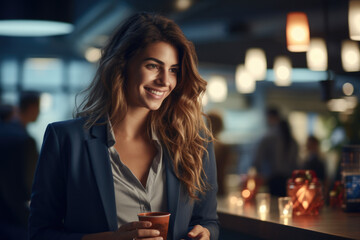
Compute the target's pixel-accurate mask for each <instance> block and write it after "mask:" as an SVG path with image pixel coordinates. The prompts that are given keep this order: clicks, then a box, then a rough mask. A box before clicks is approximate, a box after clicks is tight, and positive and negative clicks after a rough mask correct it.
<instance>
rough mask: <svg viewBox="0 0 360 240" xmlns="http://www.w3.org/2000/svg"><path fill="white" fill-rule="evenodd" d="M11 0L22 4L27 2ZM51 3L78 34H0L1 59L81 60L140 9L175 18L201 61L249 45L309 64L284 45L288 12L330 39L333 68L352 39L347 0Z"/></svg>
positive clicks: (233, 56)
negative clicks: (67, 15)
mask: <svg viewBox="0 0 360 240" xmlns="http://www.w3.org/2000/svg"><path fill="white" fill-rule="evenodd" d="M5 1H9V2H10V0H4V2H5ZM11 1H12V2H13V1H14V2H17V4H21V2H23V1H24V0H23V1H20V0H16V1H15V0H11ZM33 1H34V0H33ZM27 2H31V1H27ZM49 2H60V3H62V4H68V5H67V6H68V7H67V8H66V9H71V15H72V16H73V20H74V23H75V30H74V32H73V33H71V34H70V35H68V36H57V37H41V38H40V37H38V38H29V37H27V38H14V37H0V57H8V56H18V57H28V56H60V57H64V58H72V57H77V58H82V57H83V52H84V50H85V49H86V48H87V47H89V46H102V45H103V44H104V39H106V36H107V35H108V34H109V33H110V32H111V31H112V30H113V29H114V28H115V26H116V25H117V24H118V23H119V22H121V20H123V19H124V18H125V17H126V16H128V15H130V14H132V13H134V12H137V11H151V12H158V13H161V14H163V15H166V16H168V17H170V18H172V19H174V20H175V21H176V22H177V23H178V24H179V25H180V26H181V28H182V29H183V31H184V33H185V34H186V35H187V37H188V38H189V39H190V40H191V41H193V42H194V44H195V47H196V51H197V53H198V56H199V61H200V63H201V64H221V65H232V66H235V65H237V64H239V63H243V61H244V54H245V51H246V50H247V49H248V48H250V47H260V48H263V49H264V50H265V52H266V56H267V60H268V68H271V67H272V64H273V59H274V58H275V57H276V56H277V55H288V56H289V57H290V58H291V60H292V62H293V66H294V67H306V56H305V53H290V52H288V51H287V49H286V40H285V26H286V14H287V13H288V12H290V11H304V12H306V13H307V15H308V18H309V23H310V35H311V37H323V38H325V39H326V41H327V44H328V51H329V57H330V61H329V67H330V68H331V69H332V70H333V71H335V72H342V69H341V61H340V44H341V41H342V40H344V39H348V38H349V36H348V25H347V11H348V1H347V0H301V1H294V0H272V1H271V0H193V5H192V6H191V7H190V8H189V9H187V10H185V11H178V10H176V8H175V1H174V0H151V1H149V0H116V1H115V0H103V1H101V0H74V1H64V0H62V1H59V0H56V1H49ZM1 4H5V3H1ZM0 8H1V5H0ZM0 14H3V13H1V11H0Z"/></svg>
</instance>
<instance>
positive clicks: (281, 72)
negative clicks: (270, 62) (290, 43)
mask: <svg viewBox="0 0 360 240" xmlns="http://www.w3.org/2000/svg"><path fill="white" fill-rule="evenodd" d="M291 72H292V64H291V60H290V58H288V57H286V56H279V57H276V58H275V60H274V74H275V85H277V86H290V85H291Z"/></svg>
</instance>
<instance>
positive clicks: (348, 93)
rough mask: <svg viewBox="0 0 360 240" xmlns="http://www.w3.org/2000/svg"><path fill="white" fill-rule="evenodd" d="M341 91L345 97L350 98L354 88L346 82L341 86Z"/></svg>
mask: <svg viewBox="0 0 360 240" xmlns="http://www.w3.org/2000/svg"><path fill="white" fill-rule="evenodd" d="M342 90H343V93H344V94H345V95H346V96H351V95H352V94H353V93H354V86H353V85H352V84H351V83H349V82H347V83H344V85H343V86H342Z"/></svg>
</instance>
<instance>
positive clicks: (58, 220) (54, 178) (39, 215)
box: [29, 118, 219, 240]
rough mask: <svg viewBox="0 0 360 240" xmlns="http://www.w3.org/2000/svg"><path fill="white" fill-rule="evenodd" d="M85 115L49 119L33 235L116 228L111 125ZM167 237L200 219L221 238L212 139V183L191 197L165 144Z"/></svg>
mask: <svg viewBox="0 0 360 240" xmlns="http://www.w3.org/2000/svg"><path fill="white" fill-rule="evenodd" d="M84 122H85V119H83V118H80V119H75V120H69V121H64V122H57V123H53V124H49V125H48V127H47V129H46V132H45V136H44V142H43V146H42V149H41V153H40V157H39V160H38V165H37V169H36V173H35V178H34V183H33V189H32V196H31V205H30V218H29V234H30V239H32V240H35V239H44V240H45V239H46V240H48V239H52V240H53V239H81V238H82V236H83V235H84V234H89V233H98V232H106V231H116V230H117V219H116V205H115V193H114V182H113V175H112V170H111V165H110V158H109V153H108V146H107V138H106V137H107V135H106V133H107V132H106V125H96V126H93V127H91V128H90V129H85V128H84ZM163 149H164V154H163V161H164V163H165V169H166V170H165V171H166V185H167V199H168V211H169V212H170V213H171V217H170V223H169V233H168V239H173V240H179V239H181V238H186V235H187V233H188V232H189V230H190V229H191V228H192V227H193V226H195V225H197V224H200V225H202V226H204V227H206V228H208V229H209V231H210V233H211V239H218V235H219V226H218V219H217V214H216V206H217V202H216V192H217V183H216V165H215V158H214V150H213V144H212V143H209V144H208V146H207V150H208V154H204V169H205V173H206V176H207V181H208V183H209V184H210V187H209V190H208V191H207V192H206V194H205V195H199V197H200V200H199V201H192V200H191V199H190V198H189V196H188V194H187V192H186V190H185V188H184V187H183V185H182V184H181V183H180V181H179V179H178V178H177V177H176V176H175V173H174V170H173V165H172V161H171V157H170V154H169V153H168V151H167V150H166V148H165V147H163Z"/></svg>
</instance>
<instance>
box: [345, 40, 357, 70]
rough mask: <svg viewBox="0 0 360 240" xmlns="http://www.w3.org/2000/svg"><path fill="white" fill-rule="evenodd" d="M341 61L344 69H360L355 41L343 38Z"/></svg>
mask: <svg viewBox="0 0 360 240" xmlns="http://www.w3.org/2000/svg"><path fill="white" fill-rule="evenodd" d="M341 62H342V66H343V69H344V71H346V72H357V71H360V49H359V45H358V43H357V42H354V41H351V40H344V41H343V42H342V44H341Z"/></svg>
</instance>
